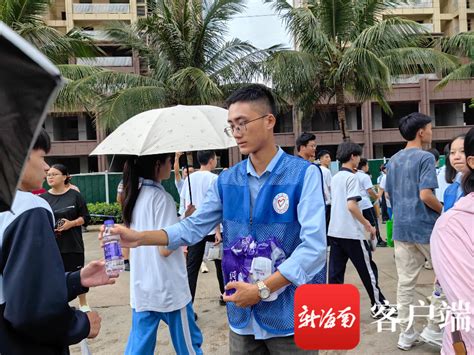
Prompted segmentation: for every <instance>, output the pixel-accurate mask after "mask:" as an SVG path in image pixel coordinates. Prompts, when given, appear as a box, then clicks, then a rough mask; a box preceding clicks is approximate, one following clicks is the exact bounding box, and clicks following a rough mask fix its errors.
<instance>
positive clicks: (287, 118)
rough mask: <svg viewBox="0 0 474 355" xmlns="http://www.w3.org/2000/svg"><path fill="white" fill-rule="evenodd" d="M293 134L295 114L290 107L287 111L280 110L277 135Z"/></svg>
mask: <svg viewBox="0 0 474 355" xmlns="http://www.w3.org/2000/svg"><path fill="white" fill-rule="evenodd" d="M290 132H293V112H292V108H291V107H289V108H288V109H286V110H280V111H279V112H278V113H277V116H276V124H275V133H290Z"/></svg>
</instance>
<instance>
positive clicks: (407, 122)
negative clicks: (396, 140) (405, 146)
mask: <svg viewBox="0 0 474 355" xmlns="http://www.w3.org/2000/svg"><path fill="white" fill-rule="evenodd" d="M429 123H431V117H430V116H427V115H424V114H422V113H419V112H413V113H410V114H409V115H407V116H405V117H402V118H401V119H400V123H399V124H398V129H399V130H400V134H401V135H402V137H403V138H404V139H405V140H406V141H412V140H414V139H415V138H416V133H417V132H418V131H419V130H420V129H421V128H425V127H426V125H427V124H429Z"/></svg>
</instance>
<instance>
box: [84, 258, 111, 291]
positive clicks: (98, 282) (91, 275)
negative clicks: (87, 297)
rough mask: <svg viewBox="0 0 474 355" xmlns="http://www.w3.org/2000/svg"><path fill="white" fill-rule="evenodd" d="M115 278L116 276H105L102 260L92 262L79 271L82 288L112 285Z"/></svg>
mask: <svg viewBox="0 0 474 355" xmlns="http://www.w3.org/2000/svg"><path fill="white" fill-rule="evenodd" d="M117 277H118V274H116V275H111V276H109V275H107V273H106V272H105V261H103V260H96V261H92V262H90V263H89V264H87V265H86V266H85V267H84V268H82V269H81V285H82V286H83V287H95V286H102V285H113V284H114V283H115V278H117Z"/></svg>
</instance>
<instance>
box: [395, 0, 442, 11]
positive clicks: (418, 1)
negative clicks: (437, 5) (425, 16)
mask: <svg viewBox="0 0 474 355" xmlns="http://www.w3.org/2000/svg"><path fill="white" fill-rule="evenodd" d="M431 7H433V1H432V0H407V1H404V2H400V3H398V4H396V5H395V8H408V9H412V8H431Z"/></svg>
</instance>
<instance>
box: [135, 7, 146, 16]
mask: <svg viewBox="0 0 474 355" xmlns="http://www.w3.org/2000/svg"><path fill="white" fill-rule="evenodd" d="M145 15H146V9H145V6H137V16H145Z"/></svg>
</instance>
